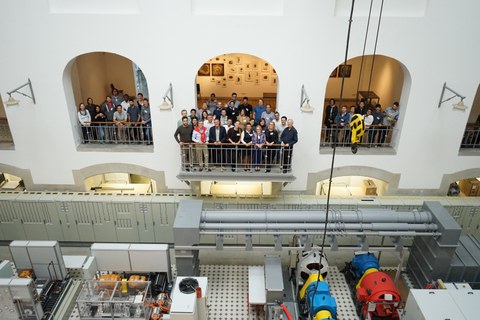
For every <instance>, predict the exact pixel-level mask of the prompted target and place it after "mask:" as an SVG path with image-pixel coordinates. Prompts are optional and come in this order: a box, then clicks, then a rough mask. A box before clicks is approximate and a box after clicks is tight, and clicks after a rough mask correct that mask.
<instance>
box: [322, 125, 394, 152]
mask: <svg viewBox="0 0 480 320" xmlns="http://www.w3.org/2000/svg"><path fill="white" fill-rule="evenodd" d="M396 131H397V130H396V129H395V128H394V127H392V126H384V125H371V126H370V127H368V128H367V129H366V130H365V133H364V135H363V136H362V138H361V140H360V142H359V143H358V145H359V146H362V147H367V148H371V147H375V148H376V147H380V148H386V147H391V144H392V141H393V138H394V135H395V134H396ZM333 143H336V144H337V147H349V146H350V145H351V131H350V126H345V127H340V126H338V127H337V126H336V125H332V126H331V127H330V128H327V127H323V128H322V135H321V139H320V147H332V146H333Z"/></svg>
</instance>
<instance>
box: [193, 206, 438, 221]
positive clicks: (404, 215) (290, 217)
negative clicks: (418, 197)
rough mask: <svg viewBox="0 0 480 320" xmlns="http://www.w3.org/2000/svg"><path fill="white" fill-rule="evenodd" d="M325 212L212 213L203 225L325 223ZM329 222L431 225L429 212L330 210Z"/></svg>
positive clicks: (204, 216) (205, 216)
mask: <svg viewBox="0 0 480 320" xmlns="http://www.w3.org/2000/svg"><path fill="white" fill-rule="evenodd" d="M325 219H326V213H325V211H273V210H272V211H268V210H267V211H253V212H251V211H250V212H249V211H239V210H235V211H231V210H230V211H229V210H227V211H210V210H205V211H203V212H202V217H201V221H202V222H232V223H233V222H240V223H241V222H265V223H269V222H299V221H301V222H308V223H322V222H325ZM328 221H329V222H332V223H334V222H343V223H371V222H403V223H430V222H432V215H431V213H430V212H425V211H413V212H410V211H409V212H397V211H393V210H388V209H383V210H382V209H361V210H358V211H353V210H330V214H329V216H328Z"/></svg>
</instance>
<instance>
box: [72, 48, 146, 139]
mask: <svg viewBox="0 0 480 320" xmlns="http://www.w3.org/2000/svg"><path fill="white" fill-rule="evenodd" d="M63 80H64V88H65V93H66V97H67V102H68V106H69V111H70V116H71V119H72V123H73V124H74V126H73V129H74V136H75V137H76V141H77V142H78V143H79V144H80V143H90V144H91V143H98V144H104V143H115V144H151V142H152V136H151V125H150V127H148V126H145V127H146V128H143V127H142V126H141V125H140V124H139V122H140V121H142V120H143V119H142V117H143V112H142V111H141V109H142V106H143V105H145V104H146V102H144V101H143V98H146V99H147V100H148V86H147V81H146V78H145V75H144V74H143V72H142V70H141V69H140V68H139V66H138V65H137V64H135V62H133V61H132V60H130V59H128V58H126V57H123V56H121V55H118V54H115V53H110V52H89V53H85V54H82V55H79V56H77V57H75V58H74V59H72V60H71V61H70V62H69V63H68V64H67V66H66V67H65V71H64V79H63ZM139 94H141V95H142V96H139ZM107 97H109V98H110V99H111V100H109V98H107ZM89 98H90V99H91V100H90V99H89ZM129 99H133V105H134V106H135V107H136V108H135V107H132V110H131V111H129V109H130V103H129V101H128V100H129ZM107 100H108V101H107ZM81 102H83V103H84V104H85V106H86V108H85V109H86V110H87V111H88V115H87V114H86V113H85V112H82V115H80V114H79V113H78V111H79V104H80V103H81ZM118 105H121V106H122V108H121V109H122V110H121V111H117V106H118ZM97 106H99V107H100V108H99V109H96V107H97ZM115 112H118V113H119V115H118V116H117V115H115ZM149 114H150V113H149V112H147V113H146V115H147V116H149ZM147 116H146V118H147ZM88 120H90V121H91V123H88ZM118 122H121V123H120V124H118Z"/></svg>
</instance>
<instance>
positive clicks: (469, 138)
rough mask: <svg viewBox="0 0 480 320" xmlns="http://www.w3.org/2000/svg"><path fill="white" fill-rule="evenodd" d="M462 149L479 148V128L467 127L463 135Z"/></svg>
mask: <svg viewBox="0 0 480 320" xmlns="http://www.w3.org/2000/svg"><path fill="white" fill-rule="evenodd" d="M460 148H462V149H474V148H480V126H475V125H473V126H467V128H466V129H465V132H464V133H463V138H462V144H461V145H460Z"/></svg>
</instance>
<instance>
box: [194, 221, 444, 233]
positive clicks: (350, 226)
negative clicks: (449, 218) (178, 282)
mask: <svg viewBox="0 0 480 320" xmlns="http://www.w3.org/2000/svg"><path fill="white" fill-rule="evenodd" d="M324 228H325V224H323V223H257V222H256V223H210V222H209V223H207V222H203V223H200V230H222V231H223V230H312V229H313V230H323V229H324ZM327 230H357V231H361V230H373V231H435V230H437V225H436V224H426V223H423V224H412V223H328V224H327Z"/></svg>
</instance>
